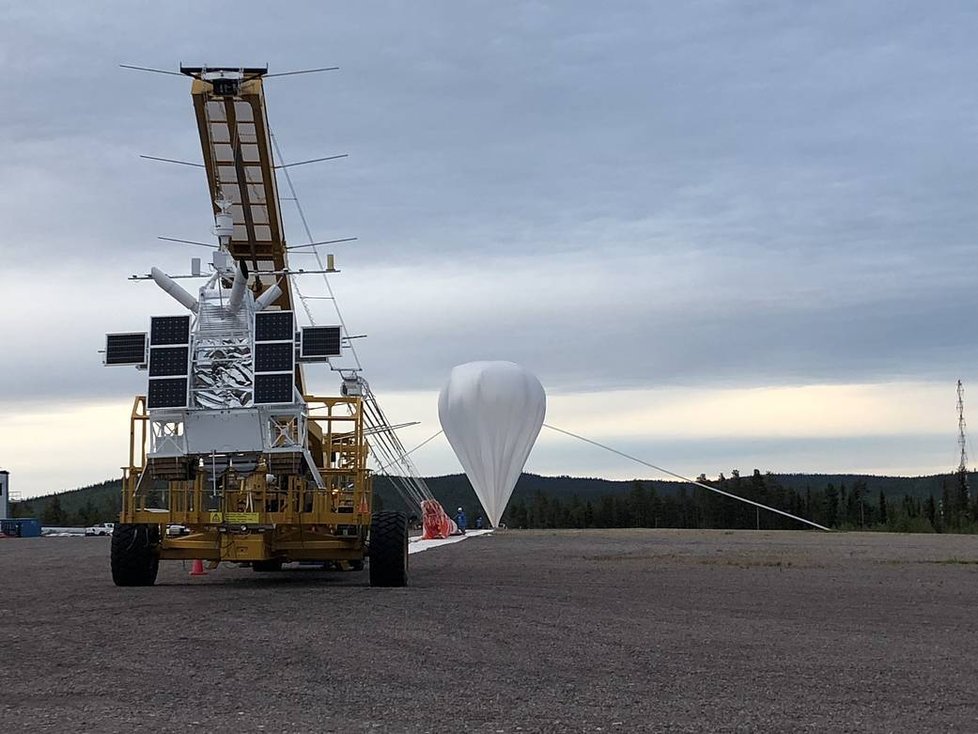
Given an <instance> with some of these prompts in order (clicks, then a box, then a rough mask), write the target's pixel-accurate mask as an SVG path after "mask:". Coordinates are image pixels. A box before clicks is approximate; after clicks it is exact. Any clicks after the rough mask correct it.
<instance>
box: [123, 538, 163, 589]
mask: <svg viewBox="0 0 978 734" xmlns="http://www.w3.org/2000/svg"><path fill="white" fill-rule="evenodd" d="M159 544H160V529H159V527H157V526H156V525H129V524H126V525H116V526H115V532H113V533H112V581H113V582H115V585H116V586H152V585H153V584H155V583H156V574H157V572H158V571H159V570H160V556H159Z"/></svg>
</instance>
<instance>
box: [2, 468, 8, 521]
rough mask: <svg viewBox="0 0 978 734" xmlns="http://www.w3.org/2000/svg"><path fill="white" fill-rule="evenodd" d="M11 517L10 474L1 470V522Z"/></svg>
mask: <svg viewBox="0 0 978 734" xmlns="http://www.w3.org/2000/svg"><path fill="white" fill-rule="evenodd" d="M8 517H10V472H8V471H6V470H5V469H0V520H6V519H7V518H8Z"/></svg>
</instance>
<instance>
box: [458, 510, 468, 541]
mask: <svg viewBox="0 0 978 734" xmlns="http://www.w3.org/2000/svg"><path fill="white" fill-rule="evenodd" d="M455 524H456V525H458V529H459V532H460V533H462V535H465V528H466V527H467V526H468V522H467V521H466V519H465V511H464V510H463V509H462V508H461V507H459V508H458V512H457V513H456V514H455Z"/></svg>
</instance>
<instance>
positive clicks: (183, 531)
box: [166, 523, 190, 538]
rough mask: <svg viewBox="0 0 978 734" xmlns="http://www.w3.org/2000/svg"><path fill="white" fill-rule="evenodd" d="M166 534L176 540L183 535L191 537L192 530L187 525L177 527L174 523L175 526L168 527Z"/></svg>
mask: <svg viewBox="0 0 978 734" xmlns="http://www.w3.org/2000/svg"><path fill="white" fill-rule="evenodd" d="M166 534H167V535H168V536H170V537H171V538H176V537H179V536H181V535H190V528H188V527H187V526H186V525H177V524H175V523H174V524H173V525H167V526H166Z"/></svg>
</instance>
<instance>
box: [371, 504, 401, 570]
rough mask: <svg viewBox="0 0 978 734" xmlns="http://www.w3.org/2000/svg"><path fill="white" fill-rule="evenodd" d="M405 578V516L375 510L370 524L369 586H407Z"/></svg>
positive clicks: (398, 513)
mask: <svg viewBox="0 0 978 734" xmlns="http://www.w3.org/2000/svg"><path fill="white" fill-rule="evenodd" d="M407 581H408V521H407V515H405V514H404V513H403V512H378V513H376V514H375V515H374V516H373V518H372V521H371V523H370V585H371V586H407Z"/></svg>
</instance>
